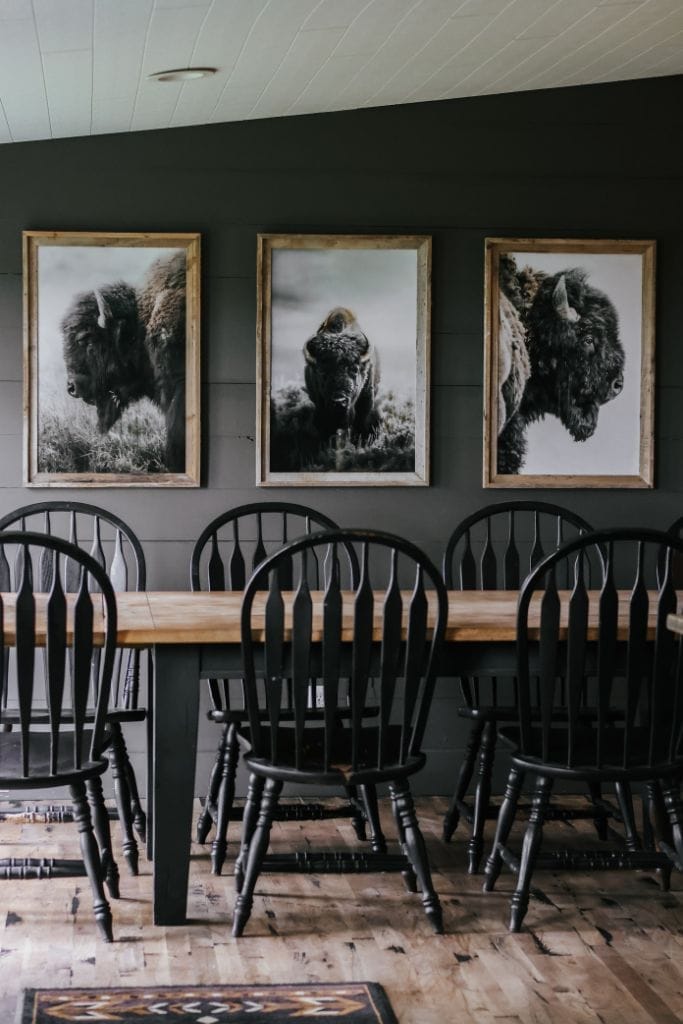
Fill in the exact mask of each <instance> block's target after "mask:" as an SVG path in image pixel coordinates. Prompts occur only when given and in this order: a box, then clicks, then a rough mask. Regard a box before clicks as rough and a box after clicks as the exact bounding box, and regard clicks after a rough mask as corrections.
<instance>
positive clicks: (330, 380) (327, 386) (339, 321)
mask: <svg viewBox="0 0 683 1024" xmlns="http://www.w3.org/2000/svg"><path fill="white" fill-rule="evenodd" d="M304 356H305V358H306V369H305V382H306V390H307V392H308V396H309V398H310V399H311V402H312V403H313V406H314V409H315V412H314V416H313V421H314V424H315V427H316V430H317V431H318V432H319V434H320V436H321V439H322V440H328V439H329V438H330V437H332V436H333V435H334V434H336V433H337V431H339V430H342V431H344V432H345V433H347V434H348V435H349V436H350V437H351V440H353V441H354V442H361V443H364V442H367V441H368V440H369V439H371V438H372V437H373V436H374V435H375V433H376V431H377V427H378V425H379V416H378V413H377V409H376V397H377V385H378V382H379V367H378V360H377V354H376V352H375V349H374V347H373V346H372V345H371V344H370V342H369V341H368V339H367V337H366V336H365V334H364V333H363V331H362V330H361V328H360V327H359V325H358V321H357V320H356V317H355V315H354V314H353V313H352V312H351V310H349V309H344V308H342V307H337V308H336V309H333V310H332V311H331V312H330V313H329V314H328V315H327V317H326V318H325V320H324V321H323V322H322V323H321V325H320V327H319V328H318V330H317V332H316V333H315V334H314V335H313V337H312V338H309V339H308V341H307V342H306V344H305V345H304Z"/></svg>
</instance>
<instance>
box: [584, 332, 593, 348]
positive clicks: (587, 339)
mask: <svg viewBox="0 0 683 1024" xmlns="http://www.w3.org/2000/svg"><path fill="white" fill-rule="evenodd" d="M583 344H584V347H585V348H586V350H587V351H588V352H595V342H594V341H593V335H592V334H586V335H585V336H584V339H583Z"/></svg>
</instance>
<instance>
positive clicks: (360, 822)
mask: <svg viewBox="0 0 683 1024" xmlns="http://www.w3.org/2000/svg"><path fill="white" fill-rule="evenodd" d="M344 792H345V793H346V798H347V800H348V801H349V803H350V804H351V809H352V811H353V812H354V813H353V814H352V815H351V824H352V826H353V831H354V832H355V833H356V839H357V840H358V841H359V842H361V843H364V842H365V841H366V839H367V838H368V837H367V834H366V831H365V818H366V816H367V809H366V810H365V813H364V812H363V810H361V800H360V797H359V796H358V787H357V786H344Z"/></svg>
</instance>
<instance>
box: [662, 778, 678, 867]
mask: <svg viewBox="0 0 683 1024" xmlns="http://www.w3.org/2000/svg"><path fill="white" fill-rule="evenodd" d="M660 786H661V791H662V797H663V798H664V807H665V808H666V813H667V816H668V819H669V826H670V828H671V836H672V841H673V848H674V850H675V851H676V858H677V859H678V862H679V864H683V800H681V789H680V783H679V781H678V779H662V780H661V782H660Z"/></svg>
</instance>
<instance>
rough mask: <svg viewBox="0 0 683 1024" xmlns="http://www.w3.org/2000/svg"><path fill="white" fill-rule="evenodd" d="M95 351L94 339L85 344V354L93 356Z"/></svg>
mask: <svg viewBox="0 0 683 1024" xmlns="http://www.w3.org/2000/svg"><path fill="white" fill-rule="evenodd" d="M94 351H95V346H94V345H93V343H92V341H89V342H88V344H87V345H86V346H85V354H86V355H87V356H91V355H92V354H93V352H94Z"/></svg>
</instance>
